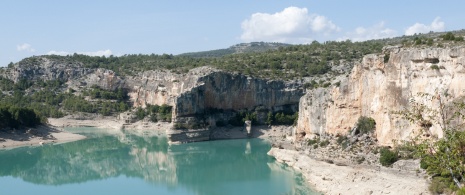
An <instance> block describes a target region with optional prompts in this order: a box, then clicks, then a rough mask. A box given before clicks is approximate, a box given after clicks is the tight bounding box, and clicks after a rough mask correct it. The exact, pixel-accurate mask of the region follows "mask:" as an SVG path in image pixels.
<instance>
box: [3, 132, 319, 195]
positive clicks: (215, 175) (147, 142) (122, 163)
mask: <svg viewBox="0 0 465 195" xmlns="http://www.w3.org/2000/svg"><path fill="white" fill-rule="evenodd" d="M67 130H68V131H71V132H78V133H80V134H84V135H86V136H88V137H89V138H88V139H85V140H81V141H76V142H70V143H65V144H56V145H44V146H36V147H22V148H16V149H10V150H0V191H1V192H0V194H47V195H50V194H67V195H70V194H130V195H136V194H137V195H138V194H182V195H184V194H201V195H203V194H206V195H209V194H212V195H214V194H219V195H227V194H239V195H247V194H254V195H255V194H266V195H273V194H276V195H281V194H316V193H314V192H312V191H311V190H310V189H309V188H308V186H307V185H305V183H304V181H303V178H302V176H301V175H300V174H298V173H297V172H295V171H293V170H292V169H291V168H288V167H285V166H284V165H281V164H278V163H276V162H275V161H274V159H272V158H271V157H269V156H267V155H266V153H267V151H268V150H269V149H270V144H269V143H268V142H266V141H264V140H260V139H241V140H221V141H210V142H197V143H189V144H181V145H168V141H167V138H165V137H154V136H145V135H134V134H128V133H125V132H120V133H116V134H115V133H106V132H105V130H98V129H95V128H70V129H67Z"/></svg>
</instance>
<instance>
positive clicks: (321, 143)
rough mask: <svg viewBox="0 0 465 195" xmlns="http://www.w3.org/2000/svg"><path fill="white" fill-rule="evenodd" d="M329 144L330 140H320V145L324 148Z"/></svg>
mask: <svg viewBox="0 0 465 195" xmlns="http://www.w3.org/2000/svg"><path fill="white" fill-rule="evenodd" d="M327 145H329V141H328V140H323V141H322V142H320V147H322V148H324V147H326V146H327Z"/></svg>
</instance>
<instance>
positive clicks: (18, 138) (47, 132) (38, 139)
mask: <svg viewBox="0 0 465 195" xmlns="http://www.w3.org/2000/svg"><path fill="white" fill-rule="evenodd" d="M85 138H86V136H83V135H79V134H74V133H70V132H66V131H62V130H59V129H56V128H53V127H51V126H47V125H40V126H37V127H35V128H28V129H27V130H26V131H6V132H0V139H1V140H0V146H1V148H2V149H13V148H18V147H23V146H40V145H44V144H60V143H66V142H72V141H78V140H82V139H85Z"/></svg>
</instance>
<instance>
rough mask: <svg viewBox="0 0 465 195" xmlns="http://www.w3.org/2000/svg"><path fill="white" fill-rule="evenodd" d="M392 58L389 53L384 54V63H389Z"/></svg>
mask: <svg viewBox="0 0 465 195" xmlns="http://www.w3.org/2000/svg"><path fill="white" fill-rule="evenodd" d="M390 57H391V55H390V54H389V53H387V54H384V63H388V62H389V58H390Z"/></svg>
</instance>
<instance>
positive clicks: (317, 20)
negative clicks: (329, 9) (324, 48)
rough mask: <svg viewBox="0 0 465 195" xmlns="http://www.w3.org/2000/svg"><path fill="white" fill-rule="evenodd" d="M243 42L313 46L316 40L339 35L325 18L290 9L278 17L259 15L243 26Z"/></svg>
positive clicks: (303, 10)
mask: <svg viewBox="0 0 465 195" xmlns="http://www.w3.org/2000/svg"><path fill="white" fill-rule="evenodd" d="M241 28H242V35H241V37H240V38H241V39H242V40H243V41H247V42H250V41H271V42H292V43H303V42H310V41H311V40H312V36H317V35H329V34H330V33H332V32H335V31H339V30H340V28H339V27H338V26H336V25H335V24H334V23H333V22H332V21H331V20H329V19H328V18H326V17H325V16H321V15H317V14H309V13H308V10H307V8H298V7H288V8H286V9H284V10H283V11H281V12H277V13H274V14H268V13H255V14H252V16H251V17H250V18H249V19H246V20H244V21H243V22H242V24H241Z"/></svg>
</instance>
